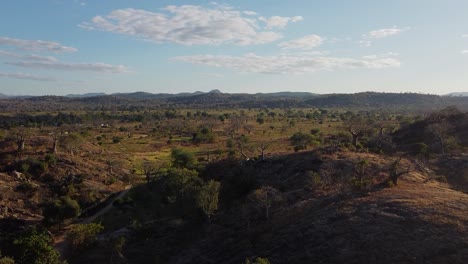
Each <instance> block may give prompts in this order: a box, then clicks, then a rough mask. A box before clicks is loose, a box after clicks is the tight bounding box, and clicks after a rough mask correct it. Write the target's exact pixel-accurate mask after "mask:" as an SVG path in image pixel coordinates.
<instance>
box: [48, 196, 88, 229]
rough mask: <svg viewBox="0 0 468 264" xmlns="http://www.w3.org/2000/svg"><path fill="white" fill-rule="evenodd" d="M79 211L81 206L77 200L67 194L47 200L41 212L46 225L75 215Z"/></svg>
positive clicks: (78, 213)
mask: <svg viewBox="0 0 468 264" xmlns="http://www.w3.org/2000/svg"><path fill="white" fill-rule="evenodd" d="M80 213H81V208H80V205H79V204H78V202H77V201H76V200H73V199H71V198H70V197H68V196H63V197H61V198H60V199H56V200H53V201H50V202H48V203H47V204H46V205H45V206H44V209H43V212H42V214H43V216H44V220H43V221H44V223H45V224H46V225H53V224H57V223H59V222H61V221H63V220H65V219H70V218H74V217H77V216H79V215H80Z"/></svg>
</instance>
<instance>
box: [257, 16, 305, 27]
mask: <svg viewBox="0 0 468 264" xmlns="http://www.w3.org/2000/svg"><path fill="white" fill-rule="evenodd" d="M258 20H259V21H262V22H264V23H265V24H266V26H265V28H268V29H272V28H285V27H286V26H287V25H288V24H289V22H298V21H302V20H304V18H303V17H302V16H295V17H281V16H272V17H270V18H265V17H259V18H258Z"/></svg>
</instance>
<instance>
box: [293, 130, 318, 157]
mask: <svg viewBox="0 0 468 264" xmlns="http://www.w3.org/2000/svg"><path fill="white" fill-rule="evenodd" d="M289 141H290V142H291V145H293V146H294V151H296V152H297V151H299V150H303V149H306V148H307V146H308V145H309V144H311V143H312V141H313V138H312V135H310V134H306V133H303V132H297V133H295V134H294V135H292V136H291V137H290V138H289Z"/></svg>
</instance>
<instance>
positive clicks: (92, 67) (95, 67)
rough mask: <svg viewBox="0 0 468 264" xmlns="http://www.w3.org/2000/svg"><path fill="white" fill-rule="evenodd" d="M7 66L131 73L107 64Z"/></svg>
mask: <svg viewBox="0 0 468 264" xmlns="http://www.w3.org/2000/svg"><path fill="white" fill-rule="evenodd" d="M6 64H9V65H14V66H18V67H23V68H37V69H48V70H64V71H91V72H102V73H125V72H129V70H128V68H127V67H125V66H124V65H111V64H105V63H62V62H26V61H19V62H7V63H6Z"/></svg>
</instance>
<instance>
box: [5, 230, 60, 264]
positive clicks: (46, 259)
mask: <svg viewBox="0 0 468 264" xmlns="http://www.w3.org/2000/svg"><path fill="white" fill-rule="evenodd" d="M13 245H14V248H15V249H16V252H17V253H16V256H15V259H16V260H17V261H18V263H20V264H23V263H24V264H26V263H33V264H59V263H62V262H61V261H60V254H59V252H57V250H55V249H54V247H53V246H52V238H51V237H50V236H49V235H48V234H47V233H45V232H40V231H37V230H32V231H29V232H27V233H25V234H23V235H22V236H20V237H19V238H17V239H15V240H14V241H13Z"/></svg>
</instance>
